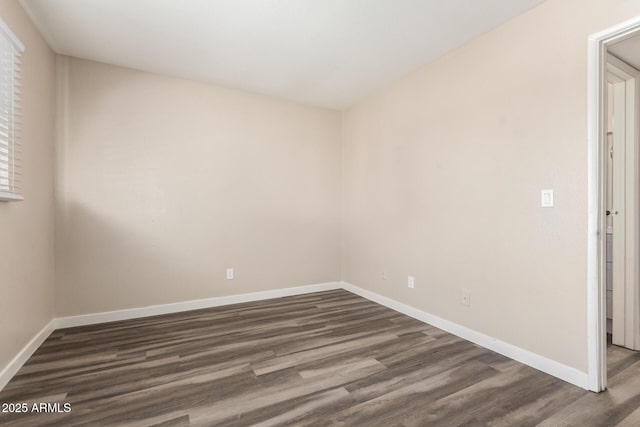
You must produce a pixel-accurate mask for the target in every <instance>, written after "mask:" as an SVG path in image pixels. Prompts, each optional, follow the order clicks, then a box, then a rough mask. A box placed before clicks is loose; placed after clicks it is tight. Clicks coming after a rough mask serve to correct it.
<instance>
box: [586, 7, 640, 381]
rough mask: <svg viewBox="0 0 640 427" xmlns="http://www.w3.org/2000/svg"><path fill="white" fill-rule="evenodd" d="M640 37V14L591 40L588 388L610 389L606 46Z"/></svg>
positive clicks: (589, 86)
mask: <svg viewBox="0 0 640 427" xmlns="http://www.w3.org/2000/svg"><path fill="white" fill-rule="evenodd" d="M636 34H640V16H638V17H635V18H633V19H631V20H629V21H626V22H623V23H621V24H618V25H615V26H613V27H611V28H608V29H606V30H604V31H601V32H599V33H596V34H593V35H591V36H590V37H589V45H588V48H589V52H588V88H587V92H588V101H587V102H588V219H587V346H588V349H587V351H588V367H587V369H588V372H587V374H588V381H589V384H588V387H589V390H592V391H596V392H599V391H602V390H604V389H606V387H607V342H606V316H607V315H606V284H605V272H606V269H605V261H606V260H605V257H604V254H605V250H604V249H605V248H604V244H605V235H606V234H605V231H606V227H605V225H606V224H605V215H604V209H605V198H604V195H605V192H604V184H605V173H604V171H605V169H604V166H605V165H604V162H605V157H604V156H605V152H606V131H607V130H606V126H605V120H606V115H605V104H606V98H605V90H606V73H607V71H606V47H607V45H608V44H611V43H614V42H619V41H622V40H625V39H627V38H630V37H632V36H634V35H636Z"/></svg>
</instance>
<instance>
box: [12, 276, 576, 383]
mask: <svg viewBox="0 0 640 427" xmlns="http://www.w3.org/2000/svg"><path fill="white" fill-rule="evenodd" d="M334 289H344V290H347V291H349V292H353V293H354V294H356V295H360V296H362V297H364V298H366V299H368V300H371V301H373V302H376V303H378V304H381V305H384V306H386V307H389V308H391V309H393V310H396V311H398V312H400V313H403V314H406V315H407V316H410V317H413V318H414V319H418V320H420V321H422V322H425V323H428V324H430V325H432V326H435V327H437V328H440V329H442V330H445V331H447V332H449V333H452V334H454V335H457V336H459V337H461V338H464V339H466V340H468V341H471V342H473V343H476V344H478V345H480V346H482V347H485V348H488V349H489V350H493V351H495V352H496V353H500V354H502V355H504V356H507V357H509V358H511V359H514V360H517V361H518V362H521V363H524V364H525V365H528V366H531V367H533V368H536V369H538V370H540V371H542V372H545V373H547V374H549V375H553V376H555V377H557V378H560V379H562V380H564V381H567V382H569V383H571V384H574V385H577V386H578V387H582V388H584V389H588V376H587V374H586V373H584V372H581V371H579V370H577V369H575V368H572V367H570V366H566V365H563V364H561V363H559V362H556V361H554V360H551V359H548V358H546V357H543V356H540V355H539V354H536V353H533V352H531V351H528V350H525V349H522V348H520V347H517V346H515V345H513V344H509V343H507V342H504V341H500V340H498V339H496V338H492V337H490V336H488V335H484V334H482V333H480V332H477V331H475V330H473V329H470V328H467V327H465V326H461V325H458V324H457V323H454V322H451V321H449V320H445V319H443V318H441V317H438V316H435V315H433V314H430V313H427V312H425V311H422V310H419V309H417V308H414V307H411V306H409V305H406V304H403V303H401V302H398V301H395V300H393V299H391V298H387V297H384V296H382V295H379V294H377V293H375V292H371V291H367V290H365V289H362V288H359V287H358V286H355V285H352V284H350V283H347V282H329V283H320V284H317V285H307V286H299V287H294V288H285V289H276V290H271V291H262V292H252V293H247V294H239V295H229V296H224V297H215V298H206V299H200V300H192V301H184V302H179V303H173V304H163V305H154V306H149V307H142V308H133V309H128V310H117V311H108V312H103V313H94V314H85V315H80V316H70V317H61V318H57V319H53V320H52V321H51V322H49V324H47V326H45V327H44V328H43V329H42V330H41V331H40V332H39V333H38V334H37V335H36V336H35V337H34V338H33V339H32V340H31V341H30V342H29V343H28V344H27V345H26V346H25V347H24V348H23V349H22V350H21V351H20V353H18V355H17V356H16V357H15V358H14V359H13V360H12V361H11V362H10V363H9V364H8V365H7V366H6V367H5V368H4V369H3V370H2V371H1V372H0V391H1V390H2V389H3V388H4V386H5V385H6V384H7V383H8V382H9V380H11V378H13V376H14V375H15V374H16V373H17V372H18V370H19V369H20V368H21V367H22V365H23V364H24V363H25V362H26V361H27V360H28V359H29V357H31V355H32V354H33V353H34V352H35V351H36V350H37V349H38V347H39V346H40V345H41V344H42V343H43V342H44V340H45V339H47V337H48V336H49V335H50V334H51V332H53V331H54V330H56V329H62V328H70V327H75V326H86V325H94V324H98V323H105V322H113V321H118V320H128V319H137V318H141V317H148V316H156V315H160V314H169V313H178V312H182V311H189V310H198V309H202V308H210V307H219V306H223V305H229V304H238V303H243V302H251V301H260V300H267V299H273V298H280V297H286V296H293V295H303V294H308V293H313V292H321V291H329V290H334Z"/></svg>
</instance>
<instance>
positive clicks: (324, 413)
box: [0, 290, 640, 427]
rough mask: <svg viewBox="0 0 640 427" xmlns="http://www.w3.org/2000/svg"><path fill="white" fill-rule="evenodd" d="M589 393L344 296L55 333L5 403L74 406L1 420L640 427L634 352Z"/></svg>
mask: <svg viewBox="0 0 640 427" xmlns="http://www.w3.org/2000/svg"><path fill="white" fill-rule="evenodd" d="M609 364H610V386H611V388H610V390H609V391H608V392H606V393H601V394H594V393H590V392H586V391H584V390H582V389H579V388H577V387H575V386H572V385H570V384H567V383H565V382H563V381H560V380H558V379H556V378H554V377H551V376H549V375H546V374H543V373H541V372H539V371H537V370H535V369H533V368H529V367H527V366H524V365H522V364H520V363H517V362H514V361H512V360H510V359H507V358H505V357H503V356H500V355H498V354H496V353H493V352H491V351H489V350H486V349H483V348H481V347H478V346H476V345H474V344H472V343H470V342H468V341H465V340H462V339H460V338H457V337H455V336H453V335H450V334H448V333H445V332H443V331H441V330H439V329H436V328H434V327H432V326H429V325H426V324H424V323H421V322H419V321H416V320H414V319H411V318H409V317H407V316H404V315H402V314H399V313H397V312H394V311H392V310H390V309H388V308H385V307H383V306H380V305H377V304H375V303H372V302H369V301H367V300H365V299H363V298H360V297H358V296H356V295H353V294H351V293H349V292H346V291H340V290H338V291H329V292H321V293H316V294H309V295H303V296H295V297H287V298H280V299H274V300H269V301H261V302H254V303H246V304H237V305H231V306H225V307H218V308H212V309H206V310H198V311H191V312H186V313H179V314H171V315H164V316H156V317H150V318H145V319H138V320H130V321H122V322H114V323H109V324H102V325H95V326H86V327H79V328H70V329H63V330H58V331H56V332H54V333H53V334H52V335H51V336H50V337H49V338H48V339H47V340H46V342H45V343H44V344H43V345H42V346H41V347H40V349H39V350H38V351H37V352H36V353H35V354H34V355H33V356H32V357H31V358H30V359H29V361H28V362H27V363H26V364H25V365H24V367H23V368H22V369H21V370H20V371H19V372H18V374H17V375H16V376H15V378H14V379H13V380H12V381H11V382H10V383H9V384H8V385H7V386H6V387H5V389H4V390H3V391H2V392H0V402H26V403H28V404H29V405H31V404H32V403H34V402H52V403H55V402H57V403H70V404H71V408H72V411H71V412H70V413H61V414H50V413H49V414H45V413H29V414H0V424H1V425H3V426H4V425H6V426H12V425H42V426H75V425H118V426H120V425H128V426H150V425H157V426H183V425H184V426H186V425H200V426H214V425H223V426H245V425H263V426H268V425H310V426H326V425H344V426H385V427H386V426H401V425H402V426H419V425H430V426H439V425H442V426H455V425H491V426H528V425H549V426H552V425H553V426H556V425H576V426H577V425H580V426H585V425H593V426H612V425H620V426H637V425H640V356H639V355H638V353H634V352H630V351H627V350H624V349H620V348H618V347H611V348H610V350H609Z"/></svg>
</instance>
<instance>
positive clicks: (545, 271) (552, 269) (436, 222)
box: [342, 0, 640, 371]
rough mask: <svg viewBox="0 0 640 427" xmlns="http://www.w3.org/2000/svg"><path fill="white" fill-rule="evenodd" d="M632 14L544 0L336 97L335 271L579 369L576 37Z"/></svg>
mask: <svg viewBox="0 0 640 427" xmlns="http://www.w3.org/2000/svg"><path fill="white" fill-rule="evenodd" d="M638 14H640V1H621V0H590V1H583V0H550V1H547V2H545V3H544V4H543V5H541V6H540V7H538V8H536V9H533V10H532V11H530V12H528V13H526V14H524V15H522V16H520V17H518V18H516V19H514V20H512V21H510V22H508V23H507V24H505V25H503V26H501V27H499V28H497V29H496V30H494V31H491V32H490V33H487V34H485V35H483V36H481V37H479V38H477V39H475V40H473V41H472V42H470V43H468V44H466V45H465V46H463V47H461V48H459V49H457V50H454V51H452V52H450V53H448V54H447V55H445V56H444V57H441V58H440V59H438V60H436V61H434V62H432V63H430V64H427V65H425V66H424V67H422V68H421V69H419V70H417V71H416V72H414V73H412V74H410V75H409V76H407V77H406V78H404V79H402V80H401V81H398V82H396V83H395V84H393V85H391V86H390V87H388V88H386V89H384V90H382V91H379V92H377V93H375V94H373V95H371V96H369V97H368V98H367V99H365V100H363V101H362V102H360V103H358V104H357V105H355V106H354V107H353V108H351V109H349V110H348V111H346V112H345V113H344V116H343V125H344V127H343V130H342V132H343V138H344V148H343V149H344V171H345V175H344V189H345V194H344V221H345V235H344V242H343V244H344V252H343V261H342V262H343V279H344V280H345V281H348V282H351V283H353V284H355V285H358V286H361V287H365V288H367V289H370V290H372V291H375V292H378V293H380V294H382V295H385V296H387V297H390V298H393V299H396V300H398V301H401V302H404V303H407V304H410V305H412V306H414V307H417V308H419V309H422V310H426V311H428V312H431V313H433V314H436V315H438V316H441V317H444V318H446V319H448V320H452V321H454V322H457V323H459V324H462V325H465V326H468V327H470V328H472V329H475V330H477V331H480V332H483V333H485V334H487V335H490V336H493V337H496V338H498V339H501V340H504V341H507V342H509V343H512V344H515V345H517V346H520V347H522V348H525V349H528V350H530V351H533V352H535V353H538V354H541V355H543V356H546V357H549V358H551V359H553V360H556V361H559V362H561V363H564V364H566V365H569V366H572V367H575V368H577V369H579V370H582V371H586V369H587V312H586V306H587V294H586V291H587V280H586V271H587V266H586V260H587V252H586V251H587V239H586V238H587V81H586V79H587V38H588V35H589V34H591V33H594V32H597V31H600V30H602V29H605V28H607V27H608V26H611V25H613V24H615V23H618V22H622V21H624V20H626V19H629V18H631V17H633V16H636V15H638ZM543 188H553V189H554V190H555V197H556V206H555V208H553V209H543V208H540V190H541V189H543ZM383 270H386V271H387V272H388V278H387V280H382V279H381V278H380V273H381V271H383ZM407 275H414V276H415V278H416V284H415V289H413V290H411V289H408V288H407V284H406V283H407ZM462 288H467V289H469V290H471V292H472V295H471V307H465V306H463V305H462V304H461V296H462V291H461V289H462Z"/></svg>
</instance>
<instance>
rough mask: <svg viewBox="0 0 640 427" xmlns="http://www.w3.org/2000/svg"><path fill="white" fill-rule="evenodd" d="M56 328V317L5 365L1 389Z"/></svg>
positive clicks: (0, 372)
mask: <svg viewBox="0 0 640 427" xmlns="http://www.w3.org/2000/svg"><path fill="white" fill-rule="evenodd" d="M55 329H56V327H55V319H53V320H51V321H50V322H49V323H47V325H46V326H45V327H44V328H42V330H41V331H40V332H38V333H37V334H36V336H34V337H33V338H32V339H31V341H29V342H28V343H27V345H25V346H24V348H23V349H22V350H20V352H19V353H18V354H17V355H16V357H14V358H13V360H11V362H9V364H8V365H7V366H5V367H4V369H3V370H2V371H0V391H2V389H3V388H4V386H6V385H7V383H8V382H9V381H10V380H11V378H13V376H14V375H15V374H16V373H17V372H18V371H19V370H20V368H22V365H24V364H25V363H26V362H27V360H29V358H30V357H31V355H33V353H35V352H36V350H37V349H38V347H40V346H41V345H42V343H43V342H44V341H45V340H46V339H47V338H48V337H49V335H51V333H52V332H53V331H54V330H55Z"/></svg>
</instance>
